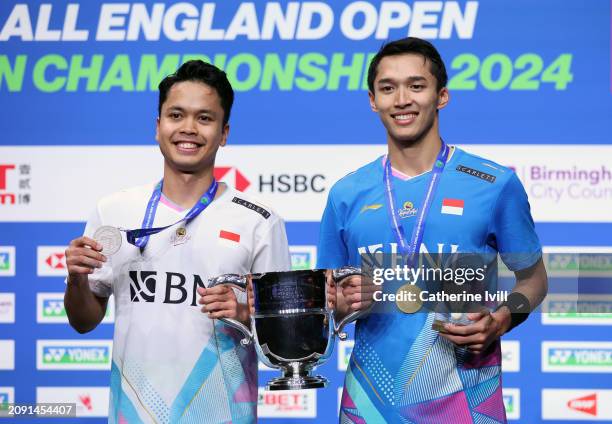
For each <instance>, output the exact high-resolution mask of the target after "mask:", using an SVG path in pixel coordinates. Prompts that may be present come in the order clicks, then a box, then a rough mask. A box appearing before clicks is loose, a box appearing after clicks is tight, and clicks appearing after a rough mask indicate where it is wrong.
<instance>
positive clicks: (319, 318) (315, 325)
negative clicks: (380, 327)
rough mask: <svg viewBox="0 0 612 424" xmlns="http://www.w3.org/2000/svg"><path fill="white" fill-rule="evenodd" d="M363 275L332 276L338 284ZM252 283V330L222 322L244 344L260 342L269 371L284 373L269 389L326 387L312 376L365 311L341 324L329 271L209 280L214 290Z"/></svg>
mask: <svg viewBox="0 0 612 424" xmlns="http://www.w3.org/2000/svg"><path fill="white" fill-rule="evenodd" d="M352 275H362V272H361V270H360V269H359V268H354V267H344V268H340V269H337V270H334V271H332V278H333V279H334V281H335V282H336V283H339V282H340V281H341V280H343V279H344V278H346V277H350V276H352ZM248 277H250V278H251V282H252V285H253V295H254V304H255V307H254V309H255V313H254V315H251V323H250V328H249V327H247V326H245V325H244V324H242V323H240V322H238V321H236V320H234V319H228V318H221V319H220V320H221V321H223V322H224V323H226V324H227V325H229V326H231V327H233V328H236V329H238V330H239V331H240V332H242V334H243V335H244V336H245V338H244V339H242V341H241V343H242V344H243V345H248V344H250V343H252V342H254V343H255V350H256V352H257V356H258V357H259V359H260V360H261V361H262V362H263V363H264V364H265V365H267V366H268V367H272V368H277V369H280V370H281V371H282V377H278V378H274V379H273V380H271V381H270V382H269V383H268V385H267V389H268V390H293V389H315V388H321V387H325V386H326V385H327V379H326V378H325V377H322V376H320V375H317V376H312V375H310V372H311V371H312V369H313V368H314V367H316V366H317V365H320V364H322V363H323V362H325V361H326V360H327V359H328V358H329V356H330V355H331V354H332V352H333V349H334V336H335V335H337V336H338V337H339V338H340V339H341V340H344V339H346V333H345V332H343V331H342V329H343V328H344V326H345V325H346V324H348V323H350V322H352V321H354V320H356V319H357V318H358V317H359V316H360V315H362V314H363V313H365V312H366V311H355V312H352V313H350V314H349V315H347V316H346V317H345V318H343V319H342V320H341V321H340V322H339V323H338V324H337V325H336V324H335V322H334V314H333V311H332V310H330V309H329V308H328V307H327V290H326V270H323V269H317V270H301V271H284V272H266V273H262V274H251V275H248V276H247V275H244V276H241V275H236V274H224V275H221V276H219V277H215V278H211V279H210V280H208V284H209V285H208V286H209V287H215V286H218V285H229V286H233V287H235V288H237V289H239V290H241V291H245V290H246V289H247V279H248Z"/></svg>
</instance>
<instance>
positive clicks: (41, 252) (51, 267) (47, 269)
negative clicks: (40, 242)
mask: <svg viewBox="0 0 612 424" xmlns="http://www.w3.org/2000/svg"><path fill="white" fill-rule="evenodd" d="M65 251H66V246H38V248H37V261H36V262H37V271H38V276H40V277H66V276H67V275H68V271H67V267H66V254H65V253H64V252H65Z"/></svg>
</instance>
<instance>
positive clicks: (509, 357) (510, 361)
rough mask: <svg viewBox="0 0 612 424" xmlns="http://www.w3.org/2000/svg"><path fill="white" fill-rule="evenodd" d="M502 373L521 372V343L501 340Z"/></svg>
mask: <svg viewBox="0 0 612 424" xmlns="http://www.w3.org/2000/svg"><path fill="white" fill-rule="evenodd" d="M501 352H502V371H503V372H519V371H520V370H521V342H519V341H518V340H502V341H501Z"/></svg>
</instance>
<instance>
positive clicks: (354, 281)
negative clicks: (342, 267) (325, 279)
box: [340, 275, 361, 288]
mask: <svg viewBox="0 0 612 424" xmlns="http://www.w3.org/2000/svg"><path fill="white" fill-rule="evenodd" d="M348 286H352V287H359V286H361V276H360V275H351V276H349V277H345V278H343V279H342V280H340V287H342V288H345V287H348Z"/></svg>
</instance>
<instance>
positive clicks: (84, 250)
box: [74, 247, 106, 262]
mask: <svg viewBox="0 0 612 424" xmlns="http://www.w3.org/2000/svg"><path fill="white" fill-rule="evenodd" d="M74 254H76V255H81V256H87V257H88V258H93V259H95V260H97V261H100V262H106V256H104V255H103V254H102V253H100V252H98V251H96V250H93V249H90V248H89V247H80V248H77V249H75V251H74Z"/></svg>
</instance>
